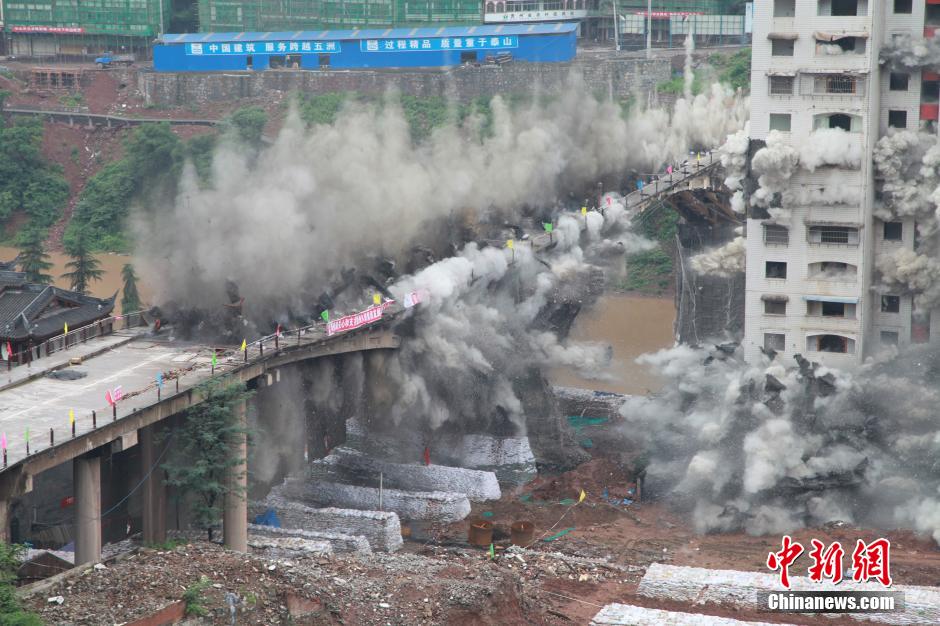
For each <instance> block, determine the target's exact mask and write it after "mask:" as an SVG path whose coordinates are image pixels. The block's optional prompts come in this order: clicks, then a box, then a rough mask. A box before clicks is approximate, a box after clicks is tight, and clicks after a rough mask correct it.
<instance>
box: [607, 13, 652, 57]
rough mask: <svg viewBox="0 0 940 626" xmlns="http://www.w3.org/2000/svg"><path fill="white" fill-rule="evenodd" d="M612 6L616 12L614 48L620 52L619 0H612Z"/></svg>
mask: <svg viewBox="0 0 940 626" xmlns="http://www.w3.org/2000/svg"><path fill="white" fill-rule="evenodd" d="M650 1H652V0H650ZM610 8H611V10H612V11H613V12H614V48H616V50H617V52H620V21H619V20H618V18H617V0H610Z"/></svg>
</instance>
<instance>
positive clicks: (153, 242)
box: [135, 81, 747, 319]
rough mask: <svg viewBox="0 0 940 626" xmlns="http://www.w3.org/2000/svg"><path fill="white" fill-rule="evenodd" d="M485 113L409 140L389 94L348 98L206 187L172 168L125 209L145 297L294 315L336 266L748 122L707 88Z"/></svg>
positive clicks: (703, 143) (678, 152)
mask: <svg viewBox="0 0 940 626" xmlns="http://www.w3.org/2000/svg"><path fill="white" fill-rule="evenodd" d="M492 110H493V121H492V128H493V132H492V134H491V135H490V136H486V137H484V138H480V136H479V132H478V131H477V130H475V129H476V128H478V127H479V120H472V119H471V120H470V121H469V122H468V123H467V124H465V125H464V126H457V125H455V124H448V125H445V126H443V127H441V128H438V129H437V130H435V131H434V132H433V133H432V135H431V137H429V138H428V139H427V140H426V141H424V142H421V143H418V144H416V143H414V142H413V141H412V139H411V136H410V133H409V128H408V124H407V123H406V121H405V118H404V116H403V115H402V112H401V110H400V108H399V107H398V106H397V105H396V104H395V103H394V101H390V102H388V103H386V105H385V106H384V107H382V108H377V107H372V106H363V105H355V104H349V105H347V107H346V108H345V109H344V111H343V112H341V114H340V115H339V116H338V118H337V120H336V121H335V123H333V124H330V125H318V126H314V127H312V128H305V127H304V125H303V124H302V123H301V121H300V120H299V117H298V116H297V115H296V114H295V113H294V112H291V113H290V114H289V115H288V119H287V120H286V122H285V124H284V127H283V129H282V130H281V132H280V133H279V135H278V137H277V139H276V140H275V141H274V143H273V145H271V146H270V147H267V148H264V149H262V151H261V153H260V154H257V155H254V154H251V153H250V151H246V150H244V149H243V148H242V147H241V146H237V145H233V144H227V145H225V146H223V147H222V148H221V149H220V150H219V151H218V153H217V154H216V155H215V159H214V163H213V176H214V179H213V184H212V185H211V187H209V188H202V187H200V185H199V184H198V183H197V180H196V177H195V175H194V174H193V172H192V170H191V169H190V170H187V174H186V175H185V176H184V179H183V181H182V184H181V186H180V192H179V196H178V198H176V201H175V203H174V205H173V206H172V207H169V208H167V209H163V210H161V209H159V208H156V209H155V208H153V207H147V208H148V210H147V211H143V212H141V213H140V214H139V215H138V216H137V223H136V227H135V233H136V235H137V240H138V241H137V244H138V246H137V247H138V256H139V257H140V261H139V265H140V266H141V271H142V273H143V274H145V276H146V280H147V281H148V283H149V284H151V285H152V286H153V289H154V292H155V300H156V301H157V302H160V303H163V302H168V301H174V302H177V303H180V304H182V305H185V306H193V307H213V306H216V305H217V303H219V302H220V301H223V299H224V294H223V285H224V283H225V281H226V280H227V279H231V280H233V281H234V282H235V283H236V284H237V285H238V287H239V289H240V293H241V295H242V296H244V297H245V310H246V313H247V314H248V315H249V316H252V317H254V318H266V319H274V318H277V317H279V316H281V315H282V314H283V312H284V311H285V310H287V309H288V308H290V309H291V310H303V309H304V303H303V302H299V301H298V300H299V299H300V296H301V295H302V294H307V293H310V292H313V291H316V290H318V288H319V287H320V286H322V285H324V284H325V283H326V281H328V280H329V279H330V277H332V276H334V275H335V274H336V272H337V271H338V270H339V269H341V268H343V267H349V266H356V265H358V264H359V263H360V262H361V261H362V260H363V259H364V258H366V257H371V256H382V255H390V256H394V255H396V254H398V253H400V252H401V251H402V250H406V249H408V246H410V245H412V243H413V242H415V241H417V240H421V239H422V238H427V237H428V236H429V233H428V229H429V228H432V227H433V225H434V224H435V223H438V222H440V221H442V220H447V219H450V220H452V221H453V222H460V223H473V222H475V221H477V220H479V219H480V218H481V217H484V216H499V215H503V216H505V217H506V218H507V219H514V217H515V215H516V214H517V212H518V210H519V209H520V208H522V207H526V206H528V207H533V206H543V207H551V206H554V205H555V204H556V203H557V202H558V201H559V200H561V199H564V198H565V197H566V194H567V193H568V192H569V191H570V190H572V189H581V188H583V187H584V186H586V185H594V184H595V183H596V181H598V180H600V179H601V178H602V177H603V176H605V175H610V174H617V173H619V172H625V171H627V170H628V169H629V168H631V167H633V168H637V169H640V170H646V171H650V170H651V169H656V168H658V167H660V166H661V165H662V164H664V163H666V162H671V161H673V160H677V159H679V158H680V157H682V156H684V155H687V154H688V152H689V150H690V149H693V148H696V147H708V146H715V145H719V144H720V143H721V142H723V141H724V139H725V137H726V136H727V134H728V133H729V132H734V131H736V130H738V129H739V128H740V127H741V125H742V124H743V122H744V120H745V119H746V115H747V105H746V102H745V101H744V99H742V98H741V97H740V96H738V95H735V94H734V93H731V92H730V91H728V90H727V89H725V88H723V87H720V86H717V85H716V86H713V87H712V89H711V90H710V91H708V92H707V93H705V94H700V95H698V96H695V97H694V98H693V99H692V100H691V101H689V100H685V99H680V100H679V101H678V102H677V103H676V106H675V109H674V111H672V112H670V111H666V110H661V109H644V108H635V109H634V110H633V111H632V112H631V113H629V114H628V115H626V116H624V115H623V114H622V111H621V108H620V107H619V106H618V105H617V104H615V103H610V102H597V101H596V100H594V99H593V98H591V97H585V96H584V89H583V88H582V86H581V85H580V84H579V83H578V82H577V81H575V82H573V83H572V85H571V86H570V88H568V89H565V90H562V91H561V92H560V94H559V97H558V98H557V99H556V100H553V101H551V102H549V103H536V104H532V105H531V106H529V107H526V108H522V109H519V110H515V109H511V108H510V107H508V106H507V105H506V104H505V103H504V102H503V100H502V99H501V98H500V97H498V96H497V97H494V98H493V100H492ZM627 147H629V149H628V148H627ZM308 308H309V307H308Z"/></svg>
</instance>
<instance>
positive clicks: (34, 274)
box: [20, 228, 52, 285]
mask: <svg viewBox="0 0 940 626" xmlns="http://www.w3.org/2000/svg"><path fill="white" fill-rule="evenodd" d="M20 241H21V242H22V245H21V247H20V270H21V271H23V272H25V273H26V280H28V281H29V282H31V283H39V284H40V285H48V284H49V283H51V282H52V276H50V275H49V274H46V273H45V272H46V271H47V270H48V269H49V268H51V267H52V263H50V262H49V255H48V254H46V251H45V250H43V247H42V241H43V232H42V231H41V230H40V229H38V228H30V229H28V230H26V231H24V232H23V233H22V234H21V235H20Z"/></svg>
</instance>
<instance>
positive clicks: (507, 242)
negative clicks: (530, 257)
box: [506, 239, 515, 250]
mask: <svg viewBox="0 0 940 626" xmlns="http://www.w3.org/2000/svg"><path fill="white" fill-rule="evenodd" d="M513 245H515V244H513V241H512V239H507V240H506V247H507V248H509V249H510V250H512V247H513Z"/></svg>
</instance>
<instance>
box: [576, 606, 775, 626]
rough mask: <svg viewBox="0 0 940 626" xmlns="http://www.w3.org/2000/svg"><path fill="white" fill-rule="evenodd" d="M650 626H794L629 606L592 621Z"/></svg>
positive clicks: (617, 625)
mask: <svg viewBox="0 0 940 626" xmlns="http://www.w3.org/2000/svg"><path fill="white" fill-rule="evenodd" d="M649 624H657V625H658V626H793V624H779V623H778V624H769V623H767V622H742V621H740V620H736V619H732V618H730V617H715V616H714V615H701V614H699V613H679V612H676V611H663V610H660V609H647V608H645V607H642V606H632V605H629V604H608V605H607V606H605V607H604V608H603V609H601V610H600V611H599V612H598V614H597V615H595V616H594V619H592V620H591V626H648V625H649Z"/></svg>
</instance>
